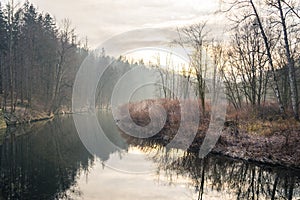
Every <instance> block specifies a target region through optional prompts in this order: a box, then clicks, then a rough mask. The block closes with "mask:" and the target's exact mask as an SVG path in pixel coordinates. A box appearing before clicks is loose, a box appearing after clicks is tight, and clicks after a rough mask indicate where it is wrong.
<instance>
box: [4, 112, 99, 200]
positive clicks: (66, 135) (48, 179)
mask: <svg viewBox="0 0 300 200" xmlns="http://www.w3.org/2000/svg"><path fill="white" fill-rule="evenodd" d="M7 134H8V136H9V137H7V138H6V139H5V141H4V142H3V144H2V148H0V149H2V150H1V159H0V160H1V163H0V175H1V179H0V188H1V193H2V194H1V195H2V198H3V199H69V196H70V195H74V193H76V196H80V191H79V190H78V189H77V188H76V186H77V185H76V178H77V177H78V176H80V174H81V173H87V172H88V170H89V168H90V167H91V165H93V162H94V158H93V156H91V155H90V154H89V152H88V151H87V150H86V149H85V148H84V146H83V145H82V143H81V141H80V139H79V137H78V135H77V133H76V130H75V126H74V124H73V120H72V119H70V117H64V118H62V119H55V120H54V121H48V122H40V123H34V124H33V125H28V126H20V127H18V128H14V129H11V130H8V133H7ZM20 134H21V135H20ZM17 135H20V136H18V137H17ZM66 191H68V192H66ZM70 192H71V193H73V194H68V193H70ZM0 199H1V196H0Z"/></svg>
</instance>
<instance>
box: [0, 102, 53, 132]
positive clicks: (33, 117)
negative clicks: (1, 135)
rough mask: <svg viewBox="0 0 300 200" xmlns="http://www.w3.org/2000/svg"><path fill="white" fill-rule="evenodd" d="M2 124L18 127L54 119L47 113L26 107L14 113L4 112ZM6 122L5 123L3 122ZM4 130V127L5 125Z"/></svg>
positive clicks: (18, 108)
mask: <svg viewBox="0 0 300 200" xmlns="http://www.w3.org/2000/svg"><path fill="white" fill-rule="evenodd" d="M2 116H3V117H2V118H1V123H2V124H3V123H4V122H5V124H6V126H16V125H20V124H26V123H32V122H37V121H43V120H49V119H52V118H53V117H54V115H53V114H50V115H49V113H47V112H45V111H39V110H34V109H26V108H24V107H17V108H16V110H15V112H14V113H10V112H5V111H4V112H2ZM3 120H4V121H3ZM3 128H6V127H4V125H3Z"/></svg>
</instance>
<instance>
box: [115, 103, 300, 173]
mask: <svg viewBox="0 0 300 200" xmlns="http://www.w3.org/2000/svg"><path fill="white" fill-rule="evenodd" d="M153 103H155V101H154V100H147V101H143V102H139V103H134V104H129V105H124V106H123V107H121V109H120V113H121V114H120V116H121V117H122V110H123V109H127V107H128V106H129V111H130V114H131V117H132V118H133V121H134V122H135V123H137V124H138V125H140V126H146V125H147V124H148V123H149V122H150V118H149V112H148V109H149V106H150V105H152V104H153ZM159 104H161V105H162V106H163V107H164V108H165V110H166V112H167V120H166V124H165V125H164V127H163V129H162V130H161V131H160V132H159V133H157V134H156V135H155V136H152V137H149V138H145V139H139V140H153V141H154V142H157V143H160V144H163V145H166V144H168V143H169V142H170V141H171V140H172V139H173V138H174V136H175V135H176V134H177V131H178V128H179V123H180V106H179V102H178V101H176V100H159ZM269 111H270V109H269ZM256 114H257V113H256ZM256 114H253V113H252V112H250V111H245V112H244V114H241V113H239V115H237V114H236V113H235V114H233V112H232V111H230V110H229V111H228V112H227V116H226V121H225V123H224V128H223V130H222V132H221V136H220V138H219V140H218V142H217V144H216V145H215V147H214V148H213V150H212V152H213V153H218V154H222V155H226V156H229V157H232V158H238V159H243V160H248V161H255V162H259V163H265V164H271V165H282V166H286V167H293V168H300V149H299V145H300V123H299V122H298V121H295V120H293V119H282V118H280V117H278V116H276V114H275V113H272V112H270V114H269V115H264V117H263V118H258V117H254V115H256ZM209 119H210V118H209V114H207V115H206V116H204V117H203V116H202V117H201V121H200V125H199V127H198V131H197V135H196V137H195V139H194V141H193V142H192V144H191V145H190V147H189V149H188V151H191V152H198V151H199V149H200V147H201V144H202V142H203V140H204V138H205V135H206V131H207V129H208V126H209V121H210V120H209ZM125 120H126V119H125ZM123 136H124V137H126V139H130V136H128V135H126V134H124V135H123ZM131 139H132V138H131ZM183 139H184V138H183ZM178 146H180V145H178Z"/></svg>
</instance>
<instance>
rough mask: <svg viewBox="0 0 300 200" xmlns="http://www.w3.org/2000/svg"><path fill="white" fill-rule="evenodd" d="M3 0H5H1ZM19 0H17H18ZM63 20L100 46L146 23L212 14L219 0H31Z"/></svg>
mask: <svg viewBox="0 0 300 200" xmlns="http://www.w3.org/2000/svg"><path fill="white" fill-rule="evenodd" d="M1 1H2V0H1ZM15 1H16V0H15ZM30 2H32V3H33V4H34V5H35V6H37V7H38V9H39V11H40V12H41V11H42V12H49V13H50V14H51V15H52V16H54V17H55V18H56V20H57V23H58V24H59V23H60V21H61V20H62V19H64V18H69V19H70V20H71V21H72V24H73V26H74V27H75V28H76V32H77V33H78V35H79V36H80V37H81V38H84V37H85V36H87V37H88V40H89V45H90V46H92V47H96V46H97V45H98V44H100V43H102V42H103V41H104V40H106V39H108V38H109V37H111V36H113V35H115V34H119V33H122V32H126V31H129V30H132V29H137V28H144V27H147V28H149V27H151V28H156V27H160V28H162V27H174V28H176V27H177V26H180V25H185V24H191V23H194V22H199V21H201V20H206V19H208V18H211V14H212V13H213V12H215V11H216V10H217V9H218V8H219V3H218V2H219V0H185V1H178V0H151V1H142V0H51V1H48V0H31V1H30Z"/></svg>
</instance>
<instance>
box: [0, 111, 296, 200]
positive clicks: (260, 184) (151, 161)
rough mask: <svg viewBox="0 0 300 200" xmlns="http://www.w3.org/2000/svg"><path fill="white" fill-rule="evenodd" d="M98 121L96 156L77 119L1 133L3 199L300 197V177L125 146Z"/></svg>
mask: <svg viewBox="0 0 300 200" xmlns="http://www.w3.org/2000/svg"><path fill="white" fill-rule="evenodd" d="M98 117H99V123H100V124H101V126H102V128H103V130H104V132H105V135H98V136H97V137H98V139H97V140H96V141H97V147H99V149H101V151H97V153H96V154H95V155H92V154H91V153H90V152H89V151H88V150H87V148H86V147H85V145H84V144H85V142H86V141H83V142H82V141H81V139H80V137H79V136H78V134H77V131H76V128H75V125H74V121H73V117H72V116H64V117H60V118H56V119H54V120H53V121H45V122H39V123H34V124H32V125H26V126H21V127H18V128H11V129H10V130H8V131H7V132H6V133H0V135H3V134H5V135H6V136H5V137H4V138H2V139H1V140H0V142H1V143H0V145H1V146H0V155H1V157H0V199H39V200H40V199H49V200H51V199H86V200H94V199H95V200H96V199H97V200H98V199H105V200H109V199H113V200H114V199H125V200H127V199H128V200H129V199H130V200H133V199H144V200H145V199H151V200H153V199H162V200H163V199H179V200H181V199H182V200H192V199H223V200H226V199H230V200H231V199H297V200H298V199H300V172H299V171H296V170H291V169H283V168H278V167H269V166H264V165H256V164H253V163H248V162H243V161H239V160H233V159H229V158H224V157H222V156H216V155H210V156H208V157H207V158H205V159H204V160H200V159H198V158H197V156H195V155H193V154H188V153H185V152H182V151H180V150H175V149H169V150H166V149H165V148H164V147H162V146H160V145H159V144H157V143H156V142H155V141H149V140H148V141H138V140H129V139H128V138H127V139H126V140H125V139H124V137H123V136H122V135H121V134H120V133H119V132H118V130H117V128H116V126H115V125H114V121H113V120H112V118H111V116H110V115H109V114H106V113H100V114H99V116H98ZM99 138H100V139H99ZM101 138H103V139H101ZM104 138H105V139H104ZM107 141H110V144H109V143H108V142H107Z"/></svg>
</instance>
